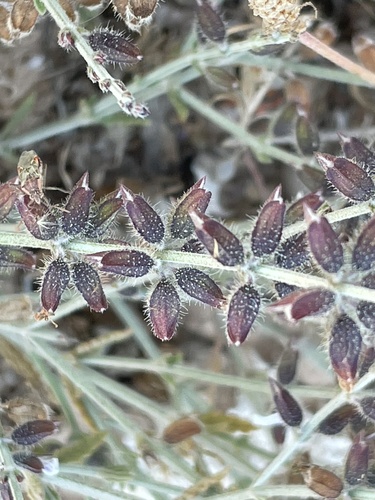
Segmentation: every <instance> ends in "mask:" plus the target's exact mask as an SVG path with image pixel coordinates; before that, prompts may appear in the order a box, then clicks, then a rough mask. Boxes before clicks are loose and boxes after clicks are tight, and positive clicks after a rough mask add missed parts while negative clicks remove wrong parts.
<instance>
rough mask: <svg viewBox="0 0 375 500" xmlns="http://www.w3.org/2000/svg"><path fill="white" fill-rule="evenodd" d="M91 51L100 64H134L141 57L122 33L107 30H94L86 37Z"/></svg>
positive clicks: (136, 48)
mask: <svg viewBox="0 0 375 500" xmlns="http://www.w3.org/2000/svg"><path fill="white" fill-rule="evenodd" d="M88 42H89V45H90V47H91V48H92V50H94V51H95V52H96V60H97V62H99V63H101V64H108V63H112V64H120V65H121V64H125V65H128V64H135V63H137V62H139V61H141V60H142V59H143V56H142V54H141V52H140V50H139V49H138V47H137V46H136V45H134V43H132V42H130V41H129V40H128V39H127V38H126V37H125V36H124V34H123V33H121V32H118V31H117V32H116V31H114V30H111V29H109V28H99V29H94V30H93V31H92V32H91V33H90V35H89V36H88Z"/></svg>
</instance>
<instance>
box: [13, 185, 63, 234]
mask: <svg viewBox="0 0 375 500" xmlns="http://www.w3.org/2000/svg"><path fill="white" fill-rule="evenodd" d="M16 207H17V210H18V212H19V214H20V216H21V219H22V222H23V223H24V224H25V226H26V228H27V229H28V231H29V232H30V233H31V234H32V235H33V236H34V238H37V239H39V240H52V239H54V238H56V236H57V233H58V224H57V220H56V217H55V216H54V215H53V214H52V213H51V211H50V209H49V207H48V206H47V205H45V204H44V203H40V204H37V203H35V202H34V201H33V200H31V198H30V196H29V195H24V196H22V197H21V198H18V200H17V201H16Z"/></svg>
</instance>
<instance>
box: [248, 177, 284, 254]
mask: <svg viewBox="0 0 375 500" xmlns="http://www.w3.org/2000/svg"><path fill="white" fill-rule="evenodd" d="M284 215H285V203H284V202H283V199H282V198H281V186H278V187H277V188H276V189H275V190H274V191H273V192H272V193H271V195H270V196H269V198H268V199H267V201H266V202H265V204H264V205H263V208H262V209H261V211H260V213H259V215H258V218H257V221H256V223H255V226H254V229H253V232H252V234H251V250H252V251H253V254H254V255H255V256H256V257H262V256H263V255H270V254H271V253H273V252H274V251H275V250H276V248H277V246H278V244H279V242H280V239H281V233H282V230H283V225H284Z"/></svg>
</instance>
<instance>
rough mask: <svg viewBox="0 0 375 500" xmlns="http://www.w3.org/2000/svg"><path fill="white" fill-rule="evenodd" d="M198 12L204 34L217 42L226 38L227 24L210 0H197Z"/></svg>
mask: <svg viewBox="0 0 375 500" xmlns="http://www.w3.org/2000/svg"><path fill="white" fill-rule="evenodd" d="M196 13H197V18H198V23H199V27H200V29H201V30H202V33H203V35H204V36H205V37H206V38H208V39H209V40H212V41H213V42H216V43H222V42H224V40H225V25H224V22H223V20H222V19H221V17H220V15H219V14H218V13H217V12H216V10H214V8H213V7H212V6H211V5H210V3H209V0H197V7H196Z"/></svg>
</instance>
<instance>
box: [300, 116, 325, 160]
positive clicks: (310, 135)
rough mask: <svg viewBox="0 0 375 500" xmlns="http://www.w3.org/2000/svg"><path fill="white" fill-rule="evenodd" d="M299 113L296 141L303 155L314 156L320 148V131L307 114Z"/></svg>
mask: <svg viewBox="0 0 375 500" xmlns="http://www.w3.org/2000/svg"><path fill="white" fill-rule="evenodd" d="M297 111H298V117H297V121H296V140H297V146H298V149H299V150H300V152H301V154H302V155H304V156H310V155H312V154H313V153H314V152H315V151H316V150H317V149H318V148H319V143H320V141H319V131H318V129H317V128H316V126H314V125H313V123H311V121H310V120H309V119H308V118H307V116H306V114H305V113H301V112H299V109H298V108H297Z"/></svg>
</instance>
